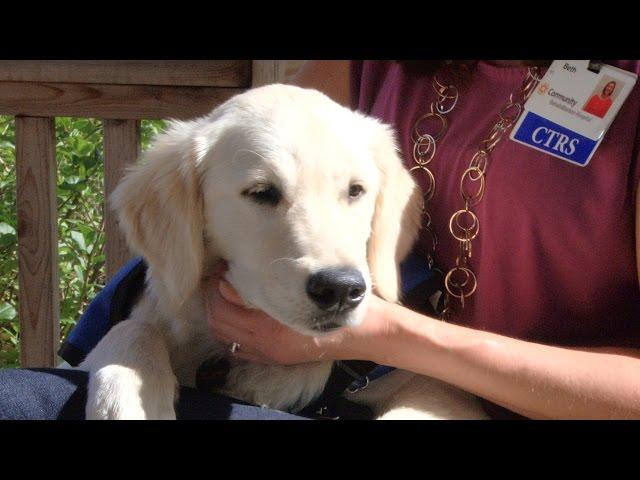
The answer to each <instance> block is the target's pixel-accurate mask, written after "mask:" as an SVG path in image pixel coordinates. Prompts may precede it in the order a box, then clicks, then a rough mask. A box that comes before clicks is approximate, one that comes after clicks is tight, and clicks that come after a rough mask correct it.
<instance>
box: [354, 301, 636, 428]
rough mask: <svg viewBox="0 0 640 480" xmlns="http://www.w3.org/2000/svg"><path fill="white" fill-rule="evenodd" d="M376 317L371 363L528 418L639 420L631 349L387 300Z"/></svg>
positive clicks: (634, 367) (370, 354) (633, 359)
mask: <svg viewBox="0 0 640 480" xmlns="http://www.w3.org/2000/svg"><path fill="white" fill-rule="evenodd" d="M378 314H380V315H386V316H387V318H386V319H385V323H387V324H388V325H389V329H388V332H387V334H386V335H385V339H384V341H381V342H379V344H376V345H375V348H369V349H368V350H367V351H368V352H369V355H368V356H369V357H370V359H371V360H374V361H376V362H378V363H383V364H387V365H392V366H395V367H398V368H402V369H405V370H410V371H414V372H416V373H420V374H424V375H429V376H433V377H436V378H439V379H441V380H444V381H446V382H449V383H452V384H454V385H456V386H458V387H460V388H463V389H465V390H467V391H470V392H472V393H474V394H476V395H478V396H481V397H483V398H486V399H488V400H491V401H493V402H494V403H497V404H499V405H502V406H504V407H506V408H508V409H510V410H512V411H514V412H517V413H520V414H522V415H525V416H527V417H530V418H567V419H568V418H640V353H639V351H637V350H630V349H627V350H625V349H617V350H610V351H606V350H604V349H591V350H588V349H580V350H578V349H568V348H561V347H552V346H546V345H540V344H535V343H531V342H525V341H521V340H516V339H513V338H509V337H504V336H501V335H496V334H492V333H488V332H483V331H478V330H473V329H469V328H465V327H460V326H457V325H453V324H449V323H446V322H440V321H437V320H433V319H430V318H428V317H425V316H423V315H420V314H417V313H415V312H411V311H410V310H408V309H406V308H403V307H400V306H397V305H392V304H387V306H386V307H385V308H383V309H381V310H379V312H378ZM369 344H371V342H369ZM363 353H364V349H363Z"/></svg>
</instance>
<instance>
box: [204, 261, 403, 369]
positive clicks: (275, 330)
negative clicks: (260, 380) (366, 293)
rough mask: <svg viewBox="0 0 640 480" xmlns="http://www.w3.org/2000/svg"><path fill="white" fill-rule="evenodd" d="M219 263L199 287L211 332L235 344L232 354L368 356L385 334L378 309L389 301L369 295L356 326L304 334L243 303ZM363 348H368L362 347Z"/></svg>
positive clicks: (270, 358)
mask: <svg viewBox="0 0 640 480" xmlns="http://www.w3.org/2000/svg"><path fill="white" fill-rule="evenodd" d="M224 273H225V264H224V263H223V262H221V263H219V264H218V265H217V266H216V268H215V270H214V272H213V274H212V276H211V277H210V278H209V279H208V280H207V282H206V283H205V285H204V292H205V295H204V297H205V298H206V312H207V320H208V322H209V326H210V327H211V330H212V332H213V336H214V338H215V339H216V340H218V341H219V342H221V343H223V344H225V345H229V346H231V345H233V344H238V345H240V347H239V348H238V349H237V350H236V351H235V352H233V355H234V356H235V357H236V358H240V359H243V360H247V361H250V362H258V363H263V364H276V365H295V364H300V363H307V362H315V361H319V360H324V361H326V360H348V359H360V360H370V359H372V358H370V357H371V355H372V353H373V352H375V351H376V350H377V351H378V352H379V351H380V350H379V348H377V349H376V348H373V347H372V346H373V345H376V344H378V343H381V342H384V339H385V337H386V336H387V334H388V333H389V328H390V327H389V324H388V321H387V318H388V316H387V315H384V314H382V313H383V311H384V308H388V307H389V306H392V305H393V304H391V303H389V302H386V301H385V300H383V299H381V298H380V297H377V296H375V295H372V297H371V302H370V305H369V309H368V312H367V314H366V316H365V319H364V321H363V322H362V324H360V325H358V326H357V327H350V328H343V329H341V330H338V331H335V332H331V333H326V334H323V335H321V336H315V337H311V336H307V335H303V334H301V333H298V332H296V331H295V330H293V329H291V328H289V327H287V326H286V325H283V324H282V323H280V322H278V321H277V320H275V319H273V318H272V317H270V316H269V315H267V314H266V313H264V312H262V311H259V310H255V309H251V308H246V307H245V302H244V301H243V300H242V298H241V297H240V295H239V294H238V292H236V290H235V289H234V288H233V287H232V286H231V285H230V284H229V282H227V281H226V280H225V279H224ZM367 346H368V348H367Z"/></svg>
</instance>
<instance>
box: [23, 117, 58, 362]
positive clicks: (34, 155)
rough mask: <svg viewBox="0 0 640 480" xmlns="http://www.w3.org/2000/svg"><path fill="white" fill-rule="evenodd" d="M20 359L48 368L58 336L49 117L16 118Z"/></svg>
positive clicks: (52, 151)
mask: <svg viewBox="0 0 640 480" xmlns="http://www.w3.org/2000/svg"><path fill="white" fill-rule="evenodd" d="M16 175H17V178H16V179H17V207H18V278H19V287H20V288H19V296H18V301H19V307H18V312H19V317H20V364H21V366H22V367H52V366H54V364H55V360H56V352H57V348H58V341H59V336H60V317H59V315H60V313H59V299H58V289H59V285H58V228H57V215H56V205H57V201H56V142H55V122H54V119H53V118H29V117H17V118H16Z"/></svg>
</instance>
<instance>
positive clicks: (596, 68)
mask: <svg viewBox="0 0 640 480" xmlns="http://www.w3.org/2000/svg"><path fill="white" fill-rule="evenodd" d="M602 64H603V62H602V60H589V66H588V67H587V70H589V71H590V72H593V73H598V74H599V73H600V69H601V68H602Z"/></svg>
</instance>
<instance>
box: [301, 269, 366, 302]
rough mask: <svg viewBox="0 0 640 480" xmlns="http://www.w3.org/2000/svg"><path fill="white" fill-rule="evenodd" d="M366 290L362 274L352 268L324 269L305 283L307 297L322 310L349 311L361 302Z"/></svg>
mask: <svg viewBox="0 0 640 480" xmlns="http://www.w3.org/2000/svg"><path fill="white" fill-rule="evenodd" d="M366 290H367V284H366V283H365V281H364V278H363V277H362V274H361V273H360V271H359V270H357V269H355V268H352V267H338V268H325V269H323V270H320V271H318V272H316V273H314V274H312V275H311V276H310V277H309V280H308V281H307V295H309V297H310V298H311V300H313V301H314V303H315V304H316V305H318V307H320V308H321V309H322V310H334V309H336V310H337V311H339V312H344V311H346V310H351V309H353V308H355V307H357V306H358V304H359V303H360V302H361V301H362V299H363V298H364V294H365V292H366Z"/></svg>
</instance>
